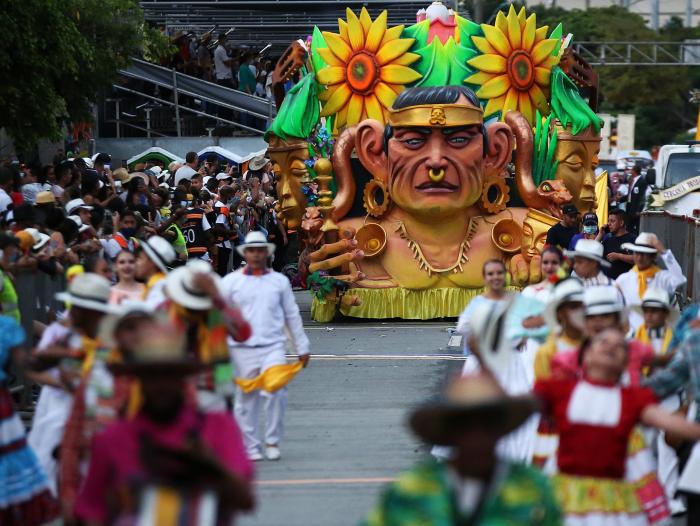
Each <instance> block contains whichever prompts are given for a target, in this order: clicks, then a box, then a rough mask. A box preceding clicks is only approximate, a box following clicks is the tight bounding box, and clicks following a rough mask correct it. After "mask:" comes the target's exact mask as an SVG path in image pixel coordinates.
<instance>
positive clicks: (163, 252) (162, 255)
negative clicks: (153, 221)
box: [141, 236, 177, 274]
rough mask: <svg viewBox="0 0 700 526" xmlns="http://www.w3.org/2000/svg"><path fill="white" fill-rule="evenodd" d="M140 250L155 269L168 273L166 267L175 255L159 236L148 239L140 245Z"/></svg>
mask: <svg viewBox="0 0 700 526" xmlns="http://www.w3.org/2000/svg"><path fill="white" fill-rule="evenodd" d="M141 248H142V249H143V251H144V252H145V253H146V255H147V256H148V257H149V259H150V260H151V261H153V263H155V265H156V267H158V268H159V269H160V270H161V271H163V272H164V273H166V274H167V273H168V266H169V265H171V264H172V262H173V261H175V258H176V257H177V254H176V253H175V249H174V248H173V246H172V245H171V244H170V243H168V241H167V240H166V239H164V238H162V237H160V236H153V237H149V238H148V239H147V240H146V241H143V242H142V243H141Z"/></svg>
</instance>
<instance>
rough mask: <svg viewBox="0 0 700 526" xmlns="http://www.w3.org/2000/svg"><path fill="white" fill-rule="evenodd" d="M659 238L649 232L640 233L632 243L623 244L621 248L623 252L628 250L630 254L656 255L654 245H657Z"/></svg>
mask: <svg viewBox="0 0 700 526" xmlns="http://www.w3.org/2000/svg"><path fill="white" fill-rule="evenodd" d="M658 241H659V238H657V237H656V234H652V233H650V232H640V234H639V235H638V236H637V238H636V239H635V240H634V243H623V244H622V248H623V249H624V250H629V251H630V252H641V253H642V254H656V253H657V252H658V250H657V249H656V246H655V244H656V243H658Z"/></svg>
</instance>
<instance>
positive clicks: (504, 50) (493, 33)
mask: <svg viewBox="0 0 700 526" xmlns="http://www.w3.org/2000/svg"><path fill="white" fill-rule="evenodd" d="M481 29H482V30H483V32H484V36H485V37H486V40H488V41H489V44H491V45H492V46H493V48H494V49H495V50H496V51H498V53H500V54H501V55H502V56H504V57H507V56H508V55H510V52H511V47H510V43H509V42H508V38H507V37H506V34H505V33H504V32H503V31H501V30H500V29H499V28H497V27H495V26H490V25H488V24H481Z"/></svg>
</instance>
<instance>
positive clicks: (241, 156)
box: [197, 146, 267, 164]
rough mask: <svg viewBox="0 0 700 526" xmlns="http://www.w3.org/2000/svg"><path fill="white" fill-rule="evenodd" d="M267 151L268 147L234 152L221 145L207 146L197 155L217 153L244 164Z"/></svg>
mask: <svg viewBox="0 0 700 526" xmlns="http://www.w3.org/2000/svg"><path fill="white" fill-rule="evenodd" d="M266 151H267V147H265V148H263V149H262V150H259V151H254V152H243V151H241V152H240V153H234V152H232V151H231V150H227V149H226V148H222V147H221V146H207V147H206V148H204V149H203V150H201V151H199V152H197V156H198V157H201V156H202V155H206V154H208V153H215V154H217V155H220V156H221V157H224V158H226V159H228V160H229V161H233V162H235V163H238V164H242V163H244V162H246V161H248V160H250V159H252V158H253V157H258V156H259V155H264V154H265V152H266Z"/></svg>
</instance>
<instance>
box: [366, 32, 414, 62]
mask: <svg viewBox="0 0 700 526" xmlns="http://www.w3.org/2000/svg"><path fill="white" fill-rule="evenodd" d="M412 45H413V39H412V38H399V39H398V40H392V41H391V42H388V43H387V44H384V45H383V46H382V47H381V49H380V50H379V51H378V52H377V54H376V56H375V58H376V60H377V63H378V64H379V65H380V66H383V65H384V64H388V63H389V62H391V61H393V60H394V59H396V58H398V57H400V56H401V55H403V54H404V53H406V52H407V51H408V50H409V49H411V46H412Z"/></svg>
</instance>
